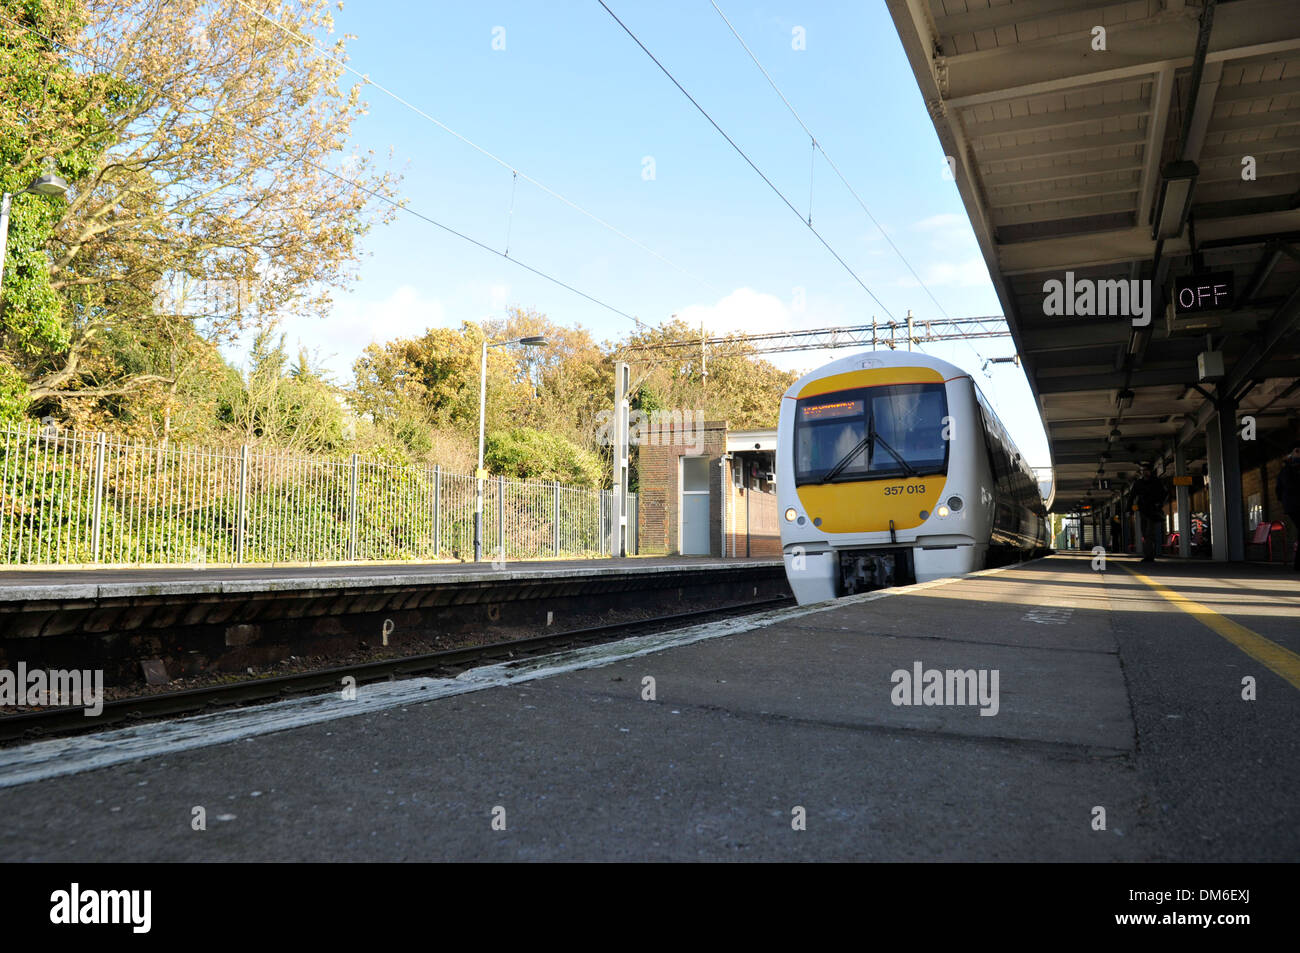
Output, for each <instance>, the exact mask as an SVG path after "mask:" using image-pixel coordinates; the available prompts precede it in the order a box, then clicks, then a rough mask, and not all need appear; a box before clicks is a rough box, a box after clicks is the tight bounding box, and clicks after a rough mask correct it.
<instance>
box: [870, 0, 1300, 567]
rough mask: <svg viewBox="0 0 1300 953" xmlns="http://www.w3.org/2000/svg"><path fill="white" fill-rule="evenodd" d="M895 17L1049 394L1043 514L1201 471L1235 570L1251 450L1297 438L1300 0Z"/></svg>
mask: <svg viewBox="0 0 1300 953" xmlns="http://www.w3.org/2000/svg"><path fill="white" fill-rule="evenodd" d="M888 6H889V10H890V13H891V15H892V17H893V21H894V24H895V27H896V29H897V31H898V35H899V38H900V39H901V40H902V44H903V48H904V50H905V52H906V55H907V58H908V61H909V63H910V65H911V67H912V71H913V73H914V75H915V77H916V82H917V85H918V87H919V88H920V91H921V94H922V97H923V99H924V102H925V105H926V108H927V109H928V111H929V114H930V116H931V119H932V120H933V122H934V127H935V131H936V132H937V133H938V136H939V141H940V144H941V145H942V148H943V151H944V153H945V154H946V155H947V156H948V157H949V160H948V161H949V165H950V166H951V167H952V170H953V173H954V178H955V179H956V184H957V188H958V190H959V191H960V194H961V198H962V201H963V203H964V204H965V207H966V211H967V214H968V215H969V217H970V222H971V225H972V227H973V228H974V231H975V235H976V237H977V239H978V241H979V245H980V249H981V251H982V253H983V256H984V260H985V262H986V263H987V265H988V269H989V273H990V276H991V277H992V280H993V284H994V286H995V288H996V290H997V294H998V297H999V298H1000V300H1001V302H1002V306H1003V311H1004V314H1005V315H1006V318H1007V323H1008V325H1009V327H1010V330H1011V334H1012V337H1013V339H1014V340H1015V343H1016V347H1017V350H1018V353H1019V354H1020V356H1021V358H1022V362H1023V364H1024V367H1025V371H1026V375H1027V376H1028V378H1029V384H1030V387H1031V388H1032V389H1033V393H1034V396H1035V398H1036V399H1037V401H1038V405H1039V410H1040V412H1041V414H1042V418H1043V424H1044V427H1045V429H1046V431H1047V438H1048V444H1049V447H1050V449H1051V453H1052V461H1053V466H1054V468H1055V477H1056V498H1055V503H1054V509H1055V510H1056V511H1058V512H1075V511H1078V510H1079V509H1080V508H1081V507H1084V506H1088V505H1091V506H1092V512H1099V511H1106V510H1108V509H1109V510H1117V509H1118V500H1117V498H1116V495H1115V494H1116V490H1118V488H1119V487H1120V486H1121V485H1122V484H1123V483H1124V482H1125V481H1126V480H1127V479H1128V478H1130V477H1131V476H1132V474H1133V470H1134V469H1135V465H1136V463H1137V462H1138V461H1140V460H1143V459H1152V460H1155V461H1157V463H1158V465H1159V466H1161V467H1163V468H1164V469H1165V470H1166V472H1169V473H1171V474H1178V475H1182V474H1186V473H1188V472H1195V473H1202V472H1204V474H1205V475H1206V477H1207V480H1208V484H1209V490H1210V510H1211V518H1212V533H1211V538H1212V540H1213V544H1214V556H1215V558H1228V559H1240V558H1242V554H1243V549H1244V529H1245V527H1244V526H1243V512H1242V509H1243V508H1242V506H1241V505H1240V503H1239V501H1240V500H1241V468H1242V466H1243V460H1245V461H1247V462H1246V465H1247V466H1254V465H1255V464H1256V458H1257V457H1258V456H1259V454H1260V453H1266V452H1271V453H1273V454H1274V455H1276V453H1277V452H1280V448H1281V447H1282V445H1284V444H1286V443H1288V442H1290V441H1291V440H1294V439H1295V438H1296V436H1298V435H1300V428H1298V427H1297V413H1298V412H1300V384H1298V382H1297V378H1300V331H1298V328H1300V2H1297V0H1234V2H1218V3H1214V2H1213V0H1205V2H1201V3H1192V2H1183V0H1126V2H1100V0H1011V2H1006V0H1003V2H998V0H888ZM937 158H938V157H936V160H937ZM1053 282H1059V283H1060V287H1061V293H1060V295H1058V296H1057V297H1056V298H1055V300H1053V299H1052V295H1053V292H1054V291H1055V290H1056V286H1055V285H1053V284H1052V283H1053ZM1118 282H1124V283H1125V284H1124V285H1122V286H1121V285H1120V284H1118ZM1133 282H1136V284H1133ZM1148 282H1149V284H1147V283H1148ZM1089 289H1091V291H1090V290H1089ZM1092 291H1095V292H1097V293H1098V294H1096V295H1091V297H1092V300H1091V301H1089V300H1088V299H1087V298H1086V297H1079V298H1077V299H1076V297H1075V295H1088V294H1091V292H1092ZM1147 291H1149V292H1150V299H1148V300H1145V301H1144V300H1142V299H1141V295H1142V294H1144V293H1145V292H1147ZM1130 292H1132V293H1133V297H1129V293H1130ZM1179 292H1182V293H1183V297H1182V299H1180V298H1179ZM1063 298H1064V299H1067V301H1068V303H1067V304H1066V306H1065V308H1064V309H1063V308H1061V307H1060V305H1061V303H1062V299H1063ZM1124 298H1128V300H1127V301H1125V300H1123V299H1124ZM1102 302H1105V305H1109V307H1106V306H1104V305H1103V304H1102ZM1075 304H1078V305H1079V307H1074V306H1073V305H1075ZM1063 310H1064V311H1065V312H1067V313H1061V312H1062V311H1063ZM1102 310H1105V311H1108V312H1112V313H1108V314H1104V315H1103V314H1098V313H1097V312H1098V311H1102ZM1116 310H1119V311H1121V312H1122V313H1121V314H1118V315H1116V314H1114V313H1113V312H1114V311H1116ZM1143 310H1145V312H1146V313H1145V315H1144V314H1143V313H1142V311H1143ZM1069 312H1073V313H1069ZM1079 312H1084V313H1079ZM1089 312H1091V313H1089ZM1247 416H1248V417H1251V418H1254V422H1255V423H1254V427H1255V431H1254V434H1253V435H1254V436H1255V440H1254V441H1246V440H1243V438H1242V433H1243V431H1248V430H1249V426H1248V425H1247V424H1244V423H1243V419H1244V418H1245V417H1247ZM1265 448H1271V449H1267V450H1266V449H1265ZM1104 480H1111V481H1112V482H1111V486H1112V487H1113V488H1114V489H1106V490H1103V489H1101V487H1102V486H1104V485H1105V484H1104V483H1103V482H1102V481H1104ZM1178 482H1184V481H1178ZM1186 493H1187V491H1186V488H1185V487H1179V500H1178V502H1179V512H1180V513H1183V514H1186V513H1188V512H1189V506H1188V501H1187V496H1186ZM1188 535H1189V534H1188V533H1186V532H1184V533H1182V534H1181V542H1182V545H1183V547H1184V551H1186V545H1187V540H1188Z"/></svg>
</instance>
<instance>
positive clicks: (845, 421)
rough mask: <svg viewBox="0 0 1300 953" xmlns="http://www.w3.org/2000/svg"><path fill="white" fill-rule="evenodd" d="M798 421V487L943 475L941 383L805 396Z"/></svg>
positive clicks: (944, 406) (945, 447)
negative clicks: (828, 481)
mask: <svg viewBox="0 0 1300 953" xmlns="http://www.w3.org/2000/svg"><path fill="white" fill-rule="evenodd" d="M795 413H796V418H795V438H794V442H795V482H796V484H800V483H821V482H824V481H825V480H826V477H827V475H828V474H834V476H833V477H832V479H833V480H834V481H836V482H839V481H849V480H871V479H876V478H878V477H897V476H899V475H901V474H903V473H906V472H907V471H908V470H913V471H916V472H917V473H918V474H925V473H944V472H946V470H947V466H948V441H946V440H944V439H943V418H944V417H945V416H946V415H947V413H948V399H947V396H946V394H945V391H944V385H943V384H886V385H882V386H880V387H867V388H861V389H858V390H851V391H840V392H838V393H834V394H821V395H818V396H817V397H806V398H804V399H803V400H801V401H799V403H798V405H797V407H796V410H795Z"/></svg>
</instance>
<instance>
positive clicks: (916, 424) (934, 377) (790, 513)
mask: <svg viewBox="0 0 1300 953" xmlns="http://www.w3.org/2000/svg"><path fill="white" fill-rule="evenodd" d="M776 456H777V459H776V467H777V470H776V488H777V505H778V512H779V523H780V527H781V549H782V554H783V557H784V560H785V569H786V576H787V577H788V579H789V581H790V588H791V589H792V590H793V592H794V595H795V598H796V599H797V600H798V601H799V603H800V604H807V603H812V602H823V601H826V600H829V599H836V598H839V597H841V596H846V595H852V594H854V593H858V592H866V591H869V590H873V589H880V588H885V587H889V586H896V585H905V584H908V583H913V582H927V581H930V580H933V579H942V578H945V577H950V576H958V575H962V574H964V573H968V572H973V571H975V570H978V569H983V568H986V567H988V566H993V565H1000V564H1004V563H1007V562H1011V561H1015V560H1021V559H1027V558H1032V557H1033V556H1036V555H1041V554H1043V553H1045V552H1047V551H1048V545H1049V539H1048V534H1049V524H1048V518H1047V505H1046V503H1045V501H1044V499H1043V496H1042V494H1041V492H1040V491H1039V487H1038V480H1037V478H1036V477H1035V475H1034V472H1033V470H1032V469H1031V468H1030V466H1029V465H1028V463H1027V462H1026V461H1025V460H1024V458H1023V457H1022V456H1021V453H1020V451H1019V450H1018V449H1016V445H1015V443H1014V442H1013V441H1012V440H1011V437H1010V436H1009V435H1008V433H1007V430H1006V428H1005V427H1003V426H1002V423H1001V421H999V420H998V417H997V414H995V413H994V412H993V408H992V407H991V406H990V405H989V402H988V400H987V399H986V398H985V397H984V395H983V394H982V393H981V392H980V389H979V387H978V386H977V385H976V383H975V381H974V380H973V378H972V377H971V375H970V374H968V373H966V372H965V371H963V370H962V369H961V368H959V367H957V366H956V365H954V364H949V363H948V362H947V361H942V360H939V359H937V358H934V357H931V356H929V355H924V354H920V353H912V352H896V351H870V352H867V353H864V354H858V355H856V356H853V357H845V358H842V359H840V360H837V361H833V362H831V363H830V364H827V365H826V366H824V367H822V368H820V369H818V370H815V371H812V372H810V373H808V374H805V375H804V376H803V377H801V378H799V380H797V381H795V383H794V384H793V385H791V386H790V388H789V389H788V390H787V391H786V392H785V394H784V395H783V396H782V399H781V411H780V420H779V423H778V425H777V453H776Z"/></svg>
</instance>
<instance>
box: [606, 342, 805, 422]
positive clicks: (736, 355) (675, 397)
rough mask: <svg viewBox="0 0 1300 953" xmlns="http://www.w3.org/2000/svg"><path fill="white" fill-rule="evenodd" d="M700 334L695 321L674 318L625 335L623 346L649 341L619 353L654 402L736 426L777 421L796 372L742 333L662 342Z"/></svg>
mask: <svg viewBox="0 0 1300 953" xmlns="http://www.w3.org/2000/svg"><path fill="white" fill-rule="evenodd" d="M704 336H705V334H703V333H702V332H701V330H700V329H699V328H698V327H695V328H693V327H691V326H690V325H688V324H686V323H685V322H684V321H681V320H678V319H672V320H669V321H665V322H664V323H663V324H661V325H659V326H658V327H654V328H649V329H643V330H639V331H637V332H636V333H635V334H632V335H631V336H629V338H628V339H627V342H626V345H627V346H630V345H650V346H651V347H650V349H649V350H637V351H621V352H620V353H621V354H622V355H623V356H624V357H625V358H626V359H627V360H628V361H629V362H630V363H631V364H632V367H633V371H634V374H635V376H636V379H637V380H638V381H639V389H646V390H649V391H651V392H652V393H653V398H652V399H653V402H654V404H655V405H656V406H657V407H665V408H669V409H681V410H687V409H689V410H692V411H698V412H702V413H703V414H704V416H705V418H706V419H709V420H726V421H728V422H729V423H730V425H731V427H732V429H734V430H748V429H760V428H766V427H775V426H776V422H777V417H778V416H779V413H780V409H781V395H782V394H783V393H785V391H786V389H787V388H788V387H789V386H790V385H791V384H792V383H794V381H795V379H796V377H797V375H796V374H794V373H793V372H791V371H783V370H781V369H780V368H778V367H776V366H775V365H774V364H772V363H771V362H770V361H765V360H763V359H762V358H760V357H757V356H756V355H755V354H754V345H753V344H750V343H749V342H748V341H746V340H745V337H744V335H741V334H737V335H733V336H731V337H729V338H727V339H726V340H724V341H723V342H721V343H716V344H709V345H706V346H696V345H691V346H690V347H665V346H663V345H666V344H668V343H669V342H677V341H689V340H699V339H700V338H702V337H704ZM706 372H707V373H706Z"/></svg>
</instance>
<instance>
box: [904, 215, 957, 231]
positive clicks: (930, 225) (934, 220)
mask: <svg viewBox="0 0 1300 953" xmlns="http://www.w3.org/2000/svg"><path fill="white" fill-rule="evenodd" d="M912 227H913V228H915V229H918V230H920V231H927V230H932V229H937V228H941V229H959V230H961V231H963V232H965V231H969V229H970V226H969V225H968V224H967V222H966V216H965V215H958V214H957V213H955V212H944V213H942V214H940V215H931V216H930V217H929V218H923V219H921V220H920V221H919V222H916V223H914V224H913V225H912Z"/></svg>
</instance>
